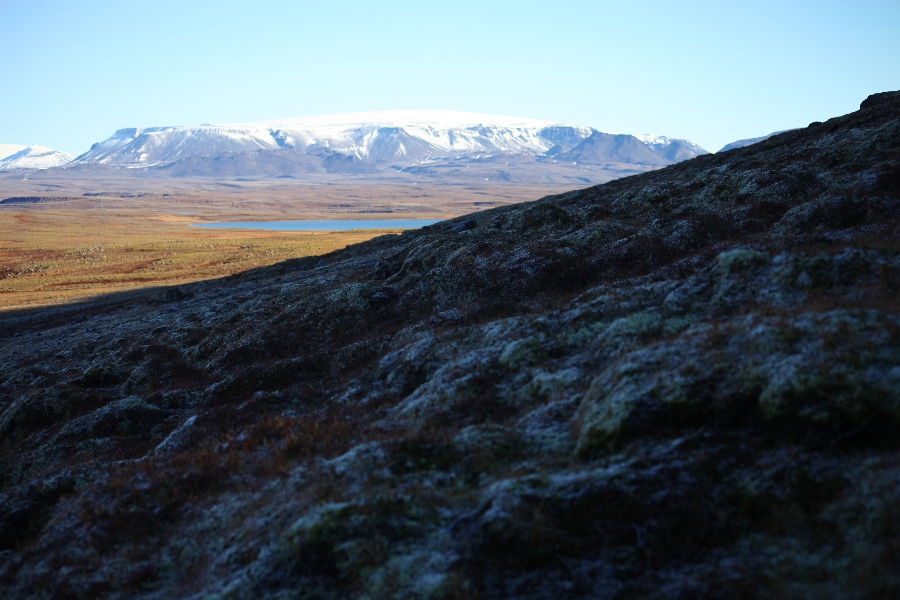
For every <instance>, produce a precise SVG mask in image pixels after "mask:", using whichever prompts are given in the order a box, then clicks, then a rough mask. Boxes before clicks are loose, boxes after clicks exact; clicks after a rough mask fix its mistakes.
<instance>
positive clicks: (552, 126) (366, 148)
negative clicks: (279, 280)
mask: <svg viewBox="0 0 900 600" xmlns="http://www.w3.org/2000/svg"><path fill="white" fill-rule="evenodd" d="M598 135H599V136H610V135H612V134H601V133H600V132H598V131H597V130H595V129H593V128H591V127H580V126H572V125H563V124H559V123H554V122H552V121H540V120H535V119H522V118H516V117H503V116H496V115H483V114H476V113H465V112H455V111H434V110H412V111H384V112H373V113H350V114H339V115H320V116H314V117H303V118H298V119H285V120H279V121H266V122H260V123H246V124H231V125H209V124H204V125H199V126H195V127H149V128H130V129H120V130H119V131H117V132H116V133H115V134H114V135H113V136H112V137H110V138H109V139H107V140H105V141H103V142H100V143H98V144H94V146H92V147H91V149H90V150H89V151H88V152H86V153H84V154H82V155H81V156H79V157H78V158H77V159H76V160H75V163H76V164H88V163H102V164H107V165H111V166H119V167H129V168H153V167H164V166H172V165H175V164H176V163H179V162H181V161H189V162H190V164H191V165H192V167H191V168H192V169H197V168H199V169H201V171H202V168H201V167H200V166H198V165H199V163H201V162H209V161H208V160H204V159H207V158H208V157H216V156H223V155H228V156H229V157H230V158H232V159H233V158H234V155H236V154H242V153H258V154H260V153H261V155H266V154H267V153H268V152H270V151H279V152H281V151H291V152H292V153H294V154H292V155H291V156H295V157H297V160H298V161H299V162H302V163H303V164H304V165H305V166H306V167H309V168H313V167H310V166H309V165H310V160H312V159H311V158H307V159H300V158H299V156H297V155H305V156H307V157H318V158H317V159H316V160H319V159H320V160H332V161H334V160H336V159H335V157H336V156H337V155H341V159H342V160H344V162H346V161H347V160H349V161H350V162H354V161H355V164H370V165H382V166H384V165H396V166H398V167H403V166H410V165H416V164H422V163H428V162H429V161H433V160H436V159H448V158H460V157H463V156H481V155H486V154H488V155H494V154H516V155H519V154H527V155H532V156H534V157H555V156H562V155H564V154H568V153H571V152H576V153H577V152H579V150H578V149H579V147H580V146H581V145H583V144H585V143H588V142H590V140H594V141H593V142H590V143H589V144H588V145H589V146H590V145H593V146H597V144H596V142H597V136H598ZM616 137H621V138H623V140H622V142H623V143H626V145H631V146H635V148H637V149H638V150H640V152H630V153H628V154H629V156H630V157H631V158H630V159H629V160H622V157H621V156H613V155H609V156H606V155H605V154H604V153H603V152H602V151H600V150H598V149H597V148H591V149H590V151H588V150H587V149H583V151H580V156H582V158H581V161H582V162H591V161H593V162H594V163H595V164H600V163H623V162H635V164H641V165H648V166H650V165H652V166H662V165H666V164H671V163H673V162H678V161H679V160H684V159H686V158H692V157H693V156H696V155H698V154H705V153H706V151H705V150H703V149H702V148H700V147H698V146H696V145H695V144H692V143H691V142H688V141H686V140H670V139H668V138H665V137H658V136H640V137H635V136H616ZM625 138H628V139H625ZM601 146H602V144H601ZM286 156H288V155H284V154H280V155H278V159H277V160H278V162H279V163H283V162H284V160H285V158H286ZM563 158H564V159H565V160H569V159H570V157H569V156H565V157H563ZM260 160H261V159H260V158H259V157H257V158H254V160H253V162H254V164H257V165H258V164H259V162H260ZM236 162H241V163H243V164H246V162H247V161H246V159H240V160H238V161H236ZM313 162H315V161H313ZM182 166H184V165H182ZM219 167H221V165H219Z"/></svg>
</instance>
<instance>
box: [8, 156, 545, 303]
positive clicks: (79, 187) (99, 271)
mask: <svg viewBox="0 0 900 600" xmlns="http://www.w3.org/2000/svg"><path fill="white" fill-rule="evenodd" d="M40 177H41V175H40V174H33V175H32V176H31V177H30V178H29V179H27V180H22V179H21V178H19V179H17V180H15V181H13V180H11V179H10V178H9V177H7V178H6V179H5V180H4V181H0V311H2V310H13V309H22V308H33V307H38V306H48V305H57V304H64V303H69V302H74V301H80V300H84V299H87V298H91V297H95V296H98V295H101V294H107V293H111V292H118V291H126V290H136V289H143V288H149V287H155V286H170V285H180V284H184V283H189V282H193V281H199V280H203V279H212V278H218V277H223V276H227V275H233V274H236V273H240V272H242V271H246V270H247V269H252V268H256V267H261V266H267V265H271V264H275V263H277V262H280V261H283V260H287V259H290V258H301V257H305V256H316V255H321V254H326V253H329V252H332V251H334V250H338V249H340V248H344V247H346V246H347V245H350V244H355V243H358V242H361V241H364V240H368V239H371V238H373V237H376V236H379V235H385V234H390V233H398V232H399V230H368V231H366V230H358V231H352V232H273V231H257V230H229V229H219V230H209V229H197V228H191V227H190V224H191V223H198V222H216V221H249V220H254V221H267V220H319V219H330V218H335V217H337V218H343V219H347V218H350V219H360V220H366V219H372V218H375V219H379V218H381V219H383V218H416V219H418V218H431V219H443V218H450V217H454V216H457V215H459V214H463V213H467V212H473V211H478V210H481V209H484V208H490V207H493V206H502V205H505V204H512V203H517V202H521V201H525V200H533V199H535V198H538V197H540V196H541V195H544V194H545V193H547V191H548V190H547V189H544V188H531V187H527V186H506V187H500V186H494V187H492V188H490V187H484V188H481V187H472V186H465V187H463V186H456V187H454V186H441V187H431V188H424V186H423V188H424V189H420V188H418V187H413V186H400V185H378V184H375V185H373V184H367V185H363V184H359V185H316V186H309V185H306V186H298V185H294V184H291V183H281V182H274V183H273V182H271V181H269V182H239V183H228V184H227V185H226V184H225V183H223V182H213V181H209V180H205V181H202V182H174V183H173V182H171V181H166V182H165V183H163V182H159V181H153V180H150V181H148V180H139V179H130V180H129V179H110V180H101V181H86V180H77V179H74V180H72V181H69V182H64V183H65V187H60V186H58V185H56V184H53V183H51V182H50V181H49V180H48V181H43V180H41V179H40ZM166 186H173V187H166ZM99 188H102V189H104V190H106V191H104V192H97V191H96V190H97V189H99ZM91 190H94V191H91ZM84 194H102V195H99V196H97V195H90V196H85V195H84ZM163 194H165V195H163ZM129 196H135V197H129ZM4 197H6V198H12V200H11V201H10V200H5V201H4V200H2V199H3V198H4ZM25 199H30V201H25ZM34 199H39V200H37V201H34Z"/></svg>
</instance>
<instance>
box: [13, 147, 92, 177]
mask: <svg viewBox="0 0 900 600" xmlns="http://www.w3.org/2000/svg"><path fill="white" fill-rule="evenodd" d="M74 158H75V155H74V154H69V153H68V152H58V151H56V150H53V149H52V148H46V147H44V146H37V145H32V146H28V147H26V148H23V149H22V150H19V151H18V152H15V153H13V154H10V155H9V156H7V157H5V158H3V159H2V160H0V170H3V171H11V170H13V169H49V168H50V167H61V166H62V165H65V164H67V163H69V162H71V161H72V159H74Z"/></svg>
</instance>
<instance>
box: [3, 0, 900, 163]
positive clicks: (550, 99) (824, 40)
mask: <svg viewBox="0 0 900 600" xmlns="http://www.w3.org/2000/svg"><path fill="white" fill-rule="evenodd" d="M898 32H900V2H898V1H878V2H865V1H859V0H857V1H840V2H816V1H793V2H792V1H780V2H761V1H760V2H753V1H746V2H738V1H727V0H726V1H723V0H720V1H718V2H678V1H674V0H673V1H668V2H636V1H634V2H625V1H624V0H623V1H621V2H599V1H596V2H562V1H560V0H556V1H554V2H524V1H521V0H519V1H516V2H491V1H488V0H481V1H479V2H446V1H444V2H428V1H425V0H419V1H418V2H374V1H371V2H324V1H323V2H307V3H301V2H264V1H261V0H256V1H254V2H224V1H222V0H217V1H215V2H206V1H200V0H195V1H189V0H181V1H179V2H167V1H163V0H154V1H152V2H144V1H139V0H132V1H124V0H122V1H117V2H114V1H106V2H103V1H93V2H83V1H77V0H67V1H65V2H46V1H40V0H29V1H18V0H0V143H9V144H23V145H25V144H31V143H37V144H41V145H44V146H50V147H51V148H55V149H58V150H65V151H69V152H74V153H81V152H84V151H85V150H87V149H88V148H89V147H90V145H91V144H92V143H93V142H96V141H100V140H102V139H105V138H107V137H108V136H110V135H111V134H112V133H113V132H114V131H115V130H116V129H120V128H123V127H134V126H154V125H196V124H200V123H204V122H213V123H233V122H248V121H257V120H268V119H276V118H283V117H298V116H305V115H313V114H323V113H339V112H356V111H372V110H390V109H409V108H425V109H447V110H464V111H472V112H482V113H491V114H500V115H512V116H521V117H531V118H538V119H548V120H554V121H559V122H563V123H570V124H575V125H590V126H593V127H596V128H598V129H600V130H602V131H610V132H620V133H655V134H661V135H668V136H670V137H682V138H688V139H691V140H693V141H694V142H696V143H698V144H700V145H701V146H703V147H704V148H706V149H708V150H711V151H715V150H718V149H719V148H720V147H722V146H723V145H724V144H726V143H728V142H731V141H733V140H736V139H740V138H746V137H753V136H758V135H763V134H766V133H769V132H771V131H775V130H781V129H787V128H791V127H801V126H805V125H807V124H808V123H809V122H810V121H815V120H824V119H826V118H829V117H832V116H837V115H840V114H845V113H847V112H850V111H852V110H855V109H856V108H857V107H858V105H859V102H860V101H861V100H862V99H863V98H865V97H866V96H867V95H868V94H870V93H874V92H879V91H886V90H895V89H900V33H898Z"/></svg>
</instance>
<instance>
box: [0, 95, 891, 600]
mask: <svg viewBox="0 0 900 600" xmlns="http://www.w3.org/2000/svg"><path fill="white" fill-rule="evenodd" d="M898 219H900V94H897V93H890V94H882V95H878V96H875V97H870V98H869V99H868V100H867V101H866V102H864V103H863V108H862V109H861V110H860V111H858V112H855V113H852V114H850V115H846V116H844V117H839V118H835V119H831V120H829V121H828V122H826V123H816V124H813V125H810V126H809V127H808V128H805V129H802V130H796V131H792V132H788V133H784V134H781V135H779V136H777V137H776V138H773V139H771V140H766V141H762V142H759V143H758V144H754V145H753V146H750V147H747V148H743V149H738V150H734V151H731V152H728V153H725V154H723V155H709V156H703V157H700V158H697V159H694V160H692V161H688V162H685V163H681V164H679V165H675V166H672V167H668V168H666V169H663V170H660V171H655V172H652V173H647V174H644V175H639V176H635V177H630V178H627V179H620V180H617V181H614V182H611V183H609V184H606V185H603V186H598V187H593V188H589V189H585V190H581V191H576V192H571V193H568V194H563V195H560V196H554V197H548V198H545V199H543V200H541V201H538V202H534V203H531V204H525V205H516V206H512V207H506V208H503V209H496V210H492V211H486V212H484V213H480V214H478V215H476V216H471V217H462V218H459V219H455V220H453V221H449V222H446V223H443V224H438V225H436V226H433V227H431V228H426V229H423V230H419V231H413V232H407V233H405V234H403V235H402V236H385V237H383V238H378V239H375V240H372V241H370V242H367V243H364V244H359V245H356V246H352V247H349V248H347V249H346V250H343V251H340V252H336V253H333V254H330V255H326V256H324V257H322V258H315V259H300V260H295V261H288V262H286V263H282V264H280V265H276V266H274V267H270V268H266V269H260V270H256V271H251V272H247V273H245V274H243V275H242V276H240V277H236V278H231V279H225V280H218V281H210V282H206V283H202V284H195V285H192V286H186V287H184V288H182V289H181V290H175V289H173V290H169V291H167V292H165V293H162V292H159V293H157V294H156V295H153V296H145V297H135V296H128V297H125V296H122V297H109V298H106V299H104V300H103V301H102V302H98V303H96V304H93V305H86V306H84V307H83V309H81V310H80V311H78V310H74V309H56V310H53V311H45V312H41V313H35V314H27V315H21V316H16V315H7V316H5V317H3V320H2V321H0V323H2V327H0V336H3V339H2V343H3V345H2V348H3V351H2V352H3V354H2V355H0V356H2V358H0V361H2V362H0V411H2V412H0V431H2V437H0V459H2V460H0V469H2V470H0V481H2V494H3V495H2V497H0V544H2V546H3V548H4V553H3V554H2V555H0V589H2V590H3V592H4V597H34V598H43V597H50V596H56V597H98V596H99V597H123V596H127V597H146V598H176V597H184V598H194V597H196V598H199V597H210V596H212V597H229V598H256V597H309V598H327V597H369V598H385V597H397V598H407V597H425V598H454V597H522V598H558V597H585V598H588V597H589V598H616V597H619V598H634V597H659V598H671V597H710V598H712V597H715V598H720V597H721V598H726V597H727V598H732V597H782V598H786V597H798V598H799V597H836V598H840V597H845V598H862V597H872V598H882V597H891V596H896V595H898V594H900V577H898V573H900V547H898V545H897V539H898V534H900V510H898V506H900V466H898V465H900V461H898V459H900V436H898V435H897V431H898V428H900V315H898V298H897V294H898V287H900V252H898V250H900V248H898V246H900V244H898V240H900V237H898V233H900V232H898Z"/></svg>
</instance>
